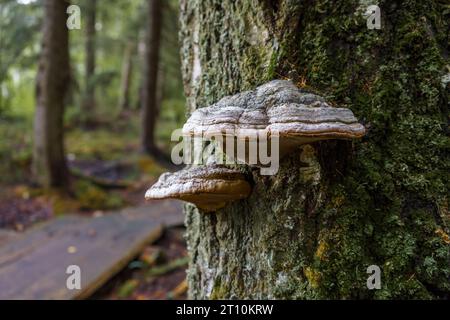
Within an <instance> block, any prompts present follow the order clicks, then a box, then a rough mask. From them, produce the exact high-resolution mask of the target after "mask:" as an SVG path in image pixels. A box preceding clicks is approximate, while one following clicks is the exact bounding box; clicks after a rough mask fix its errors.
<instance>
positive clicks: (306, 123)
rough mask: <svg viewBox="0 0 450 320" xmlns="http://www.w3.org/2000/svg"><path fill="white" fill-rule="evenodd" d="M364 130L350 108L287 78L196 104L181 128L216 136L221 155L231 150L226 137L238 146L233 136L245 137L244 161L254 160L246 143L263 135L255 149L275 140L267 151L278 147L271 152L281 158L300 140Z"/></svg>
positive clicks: (344, 136) (352, 136)
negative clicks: (201, 105) (208, 103)
mask: <svg viewBox="0 0 450 320" xmlns="http://www.w3.org/2000/svg"><path fill="white" fill-rule="evenodd" d="M364 134H365V128H364V126H363V125H362V124H360V123H358V122H357V119H356V118H355V116H354V115H353V113H352V111H351V110H349V109H346V108H335V107H332V106H330V105H329V104H328V103H327V102H325V100H324V98H322V97H320V96H318V95H316V94H312V93H308V92H306V91H304V90H302V89H299V88H297V87H296V86H295V85H294V84H293V83H292V82H291V81H287V80H273V81H270V82H268V83H266V84H264V85H262V86H260V87H258V88H256V89H255V90H253V91H246V92H242V93H238V94H236V95H233V96H227V97H224V98H223V99H221V100H220V101H218V102H217V103H215V104H213V105H211V106H209V107H205V108H200V109H197V110H196V111H195V112H193V114H192V115H191V117H190V118H189V119H188V121H187V122H186V124H185V125H184V127H183V135H184V136H186V137H194V138H198V137H202V138H203V139H207V140H220V141H222V143H221V147H222V148H223V150H224V152H225V153H226V154H227V156H228V153H229V152H230V151H233V152H234V150H235V149H231V148H226V146H225V142H224V141H225V140H226V141H227V142H226V143H227V144H228V140H227V139H226V137H230V136H231V137H233V138H234V139H235V140H237V141H238V145H239V141H245V143H246V147H245V148H247V151H246V156H245V159H242V157H239V156H238V157H237V158H238V159H239V160H242V161H243V162H245V163H247V164H255V163H249V162H248V158H249V155H248V152H249V150H248V142H249V140H252V139H253V138H254V139H258V140H259V139H260V138H261V137H263V138H264V137H269V140H267V138H265V139H264V141H265V143H263V144H262V145H259V148H261V147H266V148H267V147H269V146H270V145H273V144H274V143H277V144H279V145H278V146H277V148H272V149H271V150H272V151H274V150H275V151H278V153H279V154H278V155H277V156H279V157H281V156H282V155H284V154H286V153H288V152H290V151H291V150H293V149H294V148H296V147H297V146H299V145H302V144H307V143H312V142H315V141H318V140H325V139H355V138H361V137H362V136H364ZM270 137H272V138H273V137H276V139H275V140H274V139H271V138H270ZM267 141H269V143H267ZM274 141H275V142H274ZM259 155H261V150H260V151H259ZM271 156H272V157H273V156H274V155H273V154H272V155H271ZM233 157H234V155H233Z"/></svg>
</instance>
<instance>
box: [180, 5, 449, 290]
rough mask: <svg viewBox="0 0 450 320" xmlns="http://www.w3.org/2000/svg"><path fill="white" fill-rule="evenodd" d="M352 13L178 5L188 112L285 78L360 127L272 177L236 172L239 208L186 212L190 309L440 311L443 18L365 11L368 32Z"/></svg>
mask: <svg viewBox="0 0 450 320" xmlns="http://www.w3.org/2000/svg"><path fill="white" fill-rule="evenodd" d="M362 3H363V2H362V1H356V0H341V1H333V2H330V1H325V0H323V1H322V0H321V1H291V0H272V1H268V0H249V1H245V2H244V1H234V0H211V1H201V0H181V41H182V52H181V53H182V60H183V77H184V84H185V93H186V96H187V98H188V109H189V111H192V110H195V109H196V108H200V107H203V106H207V105H208V104H211V103H213V102H215V101H217V100H218V99H219V98H221V97H223V96H225V95H228V94H233V93H236V92H240V91H244V90H247V89H252V88H254V87H255V86H257V85H260V84H262V83H264V82H266V81H268V80H271V79H276V78H290V79H292V80H293V81H294V82H295V83H297V82H302V83H304V82H305V81H306V84H307V86H308V87H310V88H313V89H314V90H317V91H318V92H320V93H321V94H322V95H324V96H325V97H327V98H328V99H329V100H330V101H332V102H333V103H335V104H336V105H338V106H345V107H348V108H350V109H351V110H352V111H353V112H354V113H355V115H356V116H357V118H358V119H361V120H362V121H363V122H364V123H365V125H366V127H367V128H368V134H367V136H366V137H365V138H364V139H363V140H362V141H360V142H355V143H351V142H346V141H334V142H333V141H331V142H321V143H316V144H313V145H306V146H304V147H302V148H299V150H298V152H296V153H293V154H291V155H290V156H288V157H286V158H285V159H283V160H282V162H281V164H280V171H279V172H278V174H277V175H275V176H271V177H261V176H259V174H258V172H259V170H252V169H249V170H248V171H249V176H250V177H251V179H252V180H253V183H254V191H253V194H252V195H251V196H250V198H249V199H247V200H245V201H240V202H238V203H235V204H232V205H230V206H228V207H227V208H225V209H222V210H220V211H219V212H217V213H216V214H200V213H199V212H198V211H197V210H196V209H195V208H194V207H193V206H187V207H186V214H187V216H186V225H187V240H188V247H189V251H190V256H191V262H190V265H189V271H188V281H189V295H190V297H191V298H197V299H204V298H206V299H208V298H210V299H213V298H301V299H312V298H448V297H449V293H450V282H449V279H450V278H449V276H450V250H449V248H450V240H449V237H448V231H449V229H448V227H449V213H448V202H447V194H448V181H449V179H448V172H449V170H448V163H447V164H446V161H447V160H446V158H447V157H448V154H447V153H446V152H445V145H446V143H447V142H448V140H446V139H447V137H446V132H445V128H446V113H447V111H448V110H447V108H448V91H446V89H447V90H448V87H447V88H445V83H443V82H442V80H441V79H442V77H443V75H444V74H445V73H448V70H445V65H446V63H447V64H448V60H446V59H448V51H447V50H448V48H447V45H448V42H447V41H448V34H447V31H448V28H449V20H448V19H445V17H444V14H443V12H444V11H445V10H444V6H445V5H444V4H443V2H439V1H428V0H417V1H376V3H378V4H379V6H380V7H381V14H382V16H381V19H382V29H381V30H368V28H367V26H366V18H365V17H363V16H362V13H363V12H365V10H366V6H364V5H363V4H362ZM447 85H448V84H447ZM446 141H447V142H446ZM373 264H376V265H378V266H380V267H381V271H382V274H381V281H382V284H381V289H380V290H368V288H367V286H366V283H367V278H368V277H369V274H367V273H366V271H367V267H368V266H370V265H373Z"/></svg>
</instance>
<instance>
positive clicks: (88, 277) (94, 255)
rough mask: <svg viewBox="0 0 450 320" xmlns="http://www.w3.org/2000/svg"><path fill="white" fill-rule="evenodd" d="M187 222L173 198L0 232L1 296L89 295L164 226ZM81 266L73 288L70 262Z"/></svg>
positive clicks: (36, 297)
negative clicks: (69, 283)
mask: <svg viewBox="0 0 450 320" xmlns="http://www.w3.org/2000/svg"><path fill="white" fill-rule="evenodd" d="M182 223H183V215H182V210H181V204H180V203H178V202H174V201H164V202H155V203H151V204H150V205H146V206H142V207H138V208H130V209H125V210H123V211H122V212H117V213H110V214H105V215H103V216H101V217H93V218H86V217H80V216H71V215H68V216H64V217H62V218H57V219H54V220H51V221H49V222H46V223H43V224H41V225H38V226H36V227H35V228H32V229H30V230H27V231H26V232H25V233H23V234H12V233H9V232H2V233H0V299H83V298H87V297H89V296H90V295H91V294H92V293H94V292H95V291H96V290H97V289H98V288H100V287H101V286H102V285H104V284H105V283H106V282H107V281H108V280H109V279H110V278H111V277H113V276H114V275H115V274H117V272H119V271H120V270H122V269H123V268H124V267H126V265H127V264H128V263H129V262H130V261H131V260H132V259H133V258H134V257H136V256H137V255H138V254H139V253H140V252H141V250H142V249H143V248H144V247H145V245H147V244H149V243H151V242H153V241H155V240H156V239H157V238H158V237H159V236H160V235H161V232H162V230H163V227H164V226H173V225H179V224H182ZM70 265H77V266H79V267H80V269H81V290H69V289H67V287H66V280H67V278H68V277H69V276H70V275H69V274H66V270H67V267H68V266H70Z"/></svg>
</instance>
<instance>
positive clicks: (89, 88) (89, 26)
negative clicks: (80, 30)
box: [83, 0, 97, 117]
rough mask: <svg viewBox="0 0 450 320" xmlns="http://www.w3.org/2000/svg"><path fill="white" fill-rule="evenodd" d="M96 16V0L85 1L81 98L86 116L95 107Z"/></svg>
mask: <svg viewBox="0 0 450 320" xmlns="http://www.w3.org/2000/svg"><path fill="white" fill-rule="evenodd" d="M96 16H97V0H88V1H87V3H86V33H85V36H86V43H85V45H86V47H85V65H84V67H85V93H84V99H83V113H84V116H86V117H87V115H88V114H90V113H91V112H92V110H94V108H95V84H94V75H95V50H96V43H95V37H96V36H95V33H96V32H95V24H96V18H97V17H96Z"/></svg>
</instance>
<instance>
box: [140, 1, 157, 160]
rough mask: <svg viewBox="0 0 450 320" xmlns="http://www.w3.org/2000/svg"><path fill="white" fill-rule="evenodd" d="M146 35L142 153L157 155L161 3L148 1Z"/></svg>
mask: <svg viewBox="0 0 450 320" xmlns="http://www.w3.org/2000/svg"><path fill="white" fill-rule="evenodd" d="M147 10H148V15H147V33H146V41H145V56H144V76H143V86H142V107H141V110H142V129H141V131H142V134H141V146H142V151H144V152H145V153H148V154H157V153H158V149H157V148H156V145H155V122H156V119H157V117H158V106H157V91H158V66H159V44H160V38H161V14H162V10H161V1H160V0H148V9H147Z"/></svg>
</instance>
